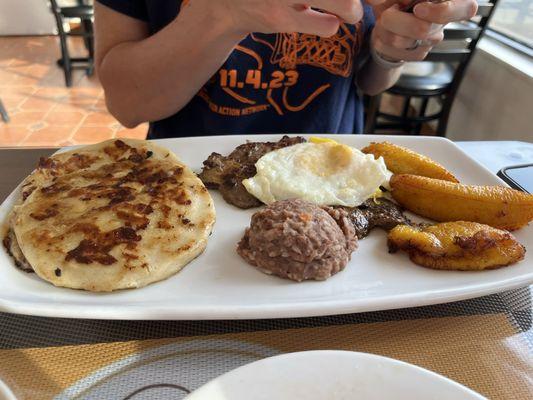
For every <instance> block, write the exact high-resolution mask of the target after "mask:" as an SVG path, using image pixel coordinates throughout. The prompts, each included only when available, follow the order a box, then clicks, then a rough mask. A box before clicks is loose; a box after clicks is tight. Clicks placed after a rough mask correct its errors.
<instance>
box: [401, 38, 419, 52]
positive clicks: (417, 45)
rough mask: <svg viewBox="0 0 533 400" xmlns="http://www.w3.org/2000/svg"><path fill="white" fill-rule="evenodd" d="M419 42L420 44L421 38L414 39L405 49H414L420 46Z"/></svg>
mask: <svg viewBox="0 0 533 400" xmlns="http://www.w3.org/2000/svg"><path fill="white" fill-rule="evenodd" d="M421 44H422V40H420V39H416V40H415V42H414V43H413V45H412V46H411V47H408V48H407V49H405V50H416V49H418V48H419V47H420V45H421Z"/></svg>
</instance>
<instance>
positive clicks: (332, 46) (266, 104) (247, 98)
mask: <svg viewBox="0 0 533 400" xmlns="http://www.w3.org/2000/svg"><path fill="white" fill-rule="evenodd" d="M361 25H362V23H358V24H357V25H356V26H355V33H353V32H352V31H351V30H350V29H349V27H348V26H347V25H346V24H342V25H341V28H340V29H339V32H338V33H337V34H336V35H334V36H332V37H330V38H321V37H319V36H316V35H308V34H300V33H279V34H276V35H263V34H252V35H250V36H249V38H247V39H251V40H244V41H243V42H241V44H239V45H237V46H236V47H235V49H234V51H235V52H238V53H240V54H239V57H241V56H242V57H250V60H248V61H249V62H248V63H247V65H250V62H252V64H255V65H254V68H253V69H251V68H248V69H247V70H246V69H245V70H242V69H237V68H234V69H228V67H223V68H222V69H220V70H219V72H218V74H217V75H215V76H214V77H213V78H212V79H211V80H210V82H208V84H207V85H206V86H204V88H202V89H201V90H200V92H199V93H198V96H200V97H201V98H202V99H204V100H205V101H206V102H207V104H208V105H209V108H210V109H211V111H213V112H216V113H218V114H222V115H228V116H235V117H238V116H244V115H250V114H253V113H257V112H262V111H266V110H268V109H270V108H271V107H272V108H273V109H274V110H275V111H276V112H277V114H279V115H284V114H285V113H287V112H298V111H301V110H303V109H305V108H306V107H307V106H308V105H309V104H311V103H312V102H313V101H314V100H315V99H317V98H318V97H319V96H320V95H321V94H322V93H324V92H326V91H327V90H328V89H329V88H330V87H331V83H327V80H328V79H327V78H326V79H324V80H325V82H324V81H323V82H316V79H312V80H309V79H305V77H304V81H303V82H302V83H301V84H298V83H299V82H300V78H301V75H300V74H301V71H300V69H299V68H298V67H299V66H304V65H305V66H311V67H314V68H318V69H321V70H324V71H326V72H328V73H329V74H331V75H333V76H337V77H342V78H350V77H351V76H352V73H353V66H354V59H355V57H356V56H357V54H358V52H359V49H360V48H361V44H362V39H363V30H362V26H361ZM245 43H246V44H245ZM266 54H269V55H270V56H269V57H268V56H267V57H265V58H266V60H265V59H264V56H265V55H266ZM275 67H277V68H275ZM213 85H218V86H219V87H220V88H221V89H222V90H223V91H224V92H225V93H226V94H227V95H228V96H229V97H231V98H232V99H234V100H236V101H237V102H238V103H239V104H241V106H240V107H235V106H231V107H230V106H228V105H222V104H217V103H215V102H214V101H213V100H212V99H211V96H210V95H209V88H210V87H212V86H213ZM293 90H294V91H295V92H296V93H297V94H298V97H299V101H298V102H297V103H293V102H291V100H290V97H291V95H290V93H291V91H293ZM251 94H252V95H253V96H252V95H251ZM302 98H303V100H302ZM219 101H220V100H219Z"/></svg>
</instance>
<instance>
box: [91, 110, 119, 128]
mask: <svg viewBox="0 0 533 400" xmlns="http://www.w3.org/2000/svg"><path fill="white" fill-rule="evenodd" d="M116 122H117V120H116V119H115V117H113V116H112V115H111V114H109V113H101V112H94V113H91V114H89V115H87V118H85V121H83V125H84V126H88V125H99V126H102V125H106V126H109V125H112V124H115V123H116Z"/></svg>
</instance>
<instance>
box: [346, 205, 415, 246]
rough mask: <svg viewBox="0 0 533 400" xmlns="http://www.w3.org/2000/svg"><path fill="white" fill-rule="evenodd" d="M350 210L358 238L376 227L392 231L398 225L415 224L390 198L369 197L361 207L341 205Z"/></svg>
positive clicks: (366, 234) (349, 213)
mask: <svg viewBox="0 0 533 400" xmlns="http://www.w3.org/2000/svg"><path fill="white" fill-rule="evenodd" d="M341 208H343V209H344V210H346V211H347V212H348V215H349V217H350V220H351V222H352V225H353V226H354V228H355V232H356V234H357V238H358V239H362V238H364V237H366V236H368V234H369V233H370V231H371V230H372V229H374V228H376V227H378V228H382V229H384V230H386V231H390V230H391V229H393V228H394V227H395V226H396V225H402V224H403V225H413V223H412V222H411V221H410V220H409V218H407V217H406V216H405V215H404V214H403V212H402V209H401V207H400V206H399V205H398V204H396V203H393V202H392V201H390V200H387V199H384V198H380V199H378V200H376V201H374V199H368V200H367V201H365V202H364V203H363V204H361V205H360V206H359V207H353V208H351V207H341Z"/></svg>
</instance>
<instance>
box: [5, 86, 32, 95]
mask: <svg viewBox="0 0 533 400" xmlns="http://www.w3.org/2000/svg"><path fill="white" fill-rule="evenodd" d="M36 90H37V88H35V87H34V86H0V96H10V95H17V96H22V95H24V96H31V95H32V94H33V93H35V91H36Z"/></svg>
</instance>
